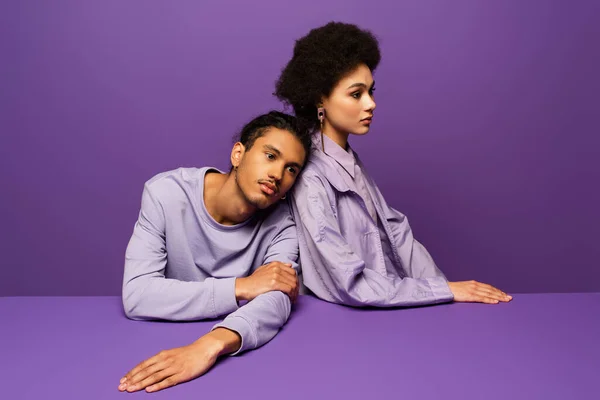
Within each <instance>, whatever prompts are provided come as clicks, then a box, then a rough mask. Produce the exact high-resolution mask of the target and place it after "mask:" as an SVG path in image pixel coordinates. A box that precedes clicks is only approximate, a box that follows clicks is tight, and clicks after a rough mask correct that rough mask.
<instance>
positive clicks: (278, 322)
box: [213, 204, 298, 354]
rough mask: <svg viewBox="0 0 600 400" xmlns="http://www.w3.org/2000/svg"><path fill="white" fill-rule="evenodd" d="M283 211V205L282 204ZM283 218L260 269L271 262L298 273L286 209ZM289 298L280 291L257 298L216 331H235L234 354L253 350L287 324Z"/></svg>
mask: <svg viewBox="0 0 600 400" xmlns="http://www.w3.org/2000/svg"><path fill="white" fill-rule="evenodd" d="M282 207H283V204H282ZM284 208H285V210H286V213H285V216H284V217H282V218H281V220H280V222H279V223H278V227H279V231H278V233H277V234H276V235H275V236H274V239H273V240H272V242H271V243H270V245H269V247H268V250H267V252H266V254H265V258H264V260H263V263H262V265H264V264H268V263H270V262H272V261H280V262H284V263H291V264H292V267H293V268H294V269H295V270H296V272H298V264H297V260H298V238H297V234H296V226H295V225H294V222H293V220H292V217H291V215H290V212H289V207H287V205H285V207H284ZM291 308H292V305H291V301H290V298H289V297H288V296H287V295H286V294H284V293H283V292H280V291H272V292H267V293H264V294H261V295H260V296H257V297H256V298H254V299H253V300H252V301H250V302H248V303H247V304H246V305H244V306H242V307H240V308H239V309H238V310H237V311H235V312H233V313H231V314H230V315H228V316H227V318H225V320H224V321H223V322H221V323H219V324H217V325H215V327H214V328H213V329H215V328H218V327H223V328H228V329H231V330H233V331H236V332H237V333H238V334H239V335H240V336H241V338H242V345H241V347H240V349H239V350H238V351H237V352H236V353H234V354H238V353H240V352H242V351H245V350H249V349H254V348H257V347H260V346H262V345H263V344H265V343H267V342H268V341H269V340H271V339H272V338H273V337H275V335H276V334H277V333H278V332H279V329H280V328H281V327H282V326H283V325H284V324H285V323H286V322H287V320H288V318H289V316H290V312H291Z"/></svg>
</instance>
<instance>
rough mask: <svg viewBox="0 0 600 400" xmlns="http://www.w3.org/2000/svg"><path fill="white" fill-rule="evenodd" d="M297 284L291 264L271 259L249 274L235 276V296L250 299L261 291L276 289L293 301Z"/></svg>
mask: <svg viewBox="0 0 600 400" xmlns="http://www.w3.org/2000/svg"><path fill="white" fill-rule="evenodd" d="M298 286H299V285H298V275H297V274H296V270H295V269H294V268H292V264H287V263H281V262H279V261H273V262H271V263H269V264H266V265H263V266H261V267H259V268H258V269H257V270H256V271H254V273H253V274H252V275H250V276H247V277H245V278H236V280H235V298H236V300H238V301H239V300H247V301H250V300H252V299H254V298H255V297H257V296H258V295H261V294H263V293H266V292H271V291H274V290H278V291H281V292H283V293H285V294H287V295H288V296H289V298H290V300H292V302H295V301H296V297H297V296H298V290H299V288H298Z"/></svg>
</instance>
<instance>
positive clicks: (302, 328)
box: [0, 293, 600, 400]
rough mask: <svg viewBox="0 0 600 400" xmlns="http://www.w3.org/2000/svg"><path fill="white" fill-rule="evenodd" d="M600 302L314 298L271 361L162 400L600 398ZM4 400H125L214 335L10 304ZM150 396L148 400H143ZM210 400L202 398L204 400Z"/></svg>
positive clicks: (246, 358)
mask: <svg viewBox="0 0 600 400" xmlns="http://www.w3.org/2000/svg"><path fill="white" fill-rule="evenodd" d="M599 315H600V293H582V294H551V295H550V294H522V295H515V299H514V300H513V302H512V303H509V304H501V305H494V306H486V305H481V304H450V305H442V306H436V307H424V308H415V309H404V310H400V309H398V310H358V309H351V308H346V307H342V306H337V305H332V304H329V303H326V302H323V301H319V300H316V299H314V298H312V297H308V296H302V297H301V299H300V302H299V304H298V305H297V306H296V308H295V310H294V312H293V314H292V317H291V319H290V321H289V323H288V324H287V325H286V326H285V328H284V329H283V330H282V331H281V332H280V334H279V335H278V336H276V337H275V339H273V340H272V341H271V342H270V343H268V344H266V345H265V346H264V347H262V348H260V349H258V350H256V351H252V352H249V353H246V354H244V355H242V356H239V357H235V358H230V357H229V358H225V359H224V361H223V362H220V363H218V364H217V365H216V367H214V368H213V369H212V370H211V371H210V372H209V373H208V374H207V375H205V376H203V377H201V378H199V379H196V380H194V381H192V382H188V383H186V384H182V385H180V386H177V387H175V388H171V389H168V390H166V391H163V392H160V393H156V394H153V395H151V396H152V398H177V399H198V398H226V399H236V398H240V399H241V398H249V399H254V398H261V399H281V398H286V399H317V398H322V399H346V400H350V399H370V398H406V399H449V400H451V399H465V398H485V399H490V400H491V399H534V398H535V399H542V398H543V399H584V398H585V399H591V398H598V397H599V395H600V391H599V389H598V386H597V379H598V374H599V373H600V346H598V338H599V337H600V318H599V317H598V316H599ZM0 320H1V321H2V329H1V330H0V354H2V357H1V358H0V360H1V361H0V366H1V370H0V376H1V377H2V378H1V379H2V382H3V384H2V385H1V388H0V397H1V398H4V399H35V400H39V399H47V398H61V399H119V398H121V399H124V398H129V396H132V395H131V394H127V393H120V392H118V391H117V386H118V381H119V379H120V378H121V376H122V375H123V374H124V373H125V372H127V370H129V369H130V368H132V367H133V366H134V365H136V364H137V363H138V362H140V361H142V360H143V359H145V358H147V357H150V356H152V355H154V354H155V353H157V352H158V351H159V350H162V349H168V348H172V347H176V346H181V345H185V344H188V343H190V342H191V341H193V340H195V339H196V338H197V337H199V336H201V335H202V334H204V333H206V332H207V331H208V330H209V329H210V327H211V326H212V323H211V322H202V323H164V322H134V321H130V320H127V319H126V318H125V317H124V316H123V314H122V311H121V306H120V299H119V298H118V297H70V298H69V297H47V298H43V297H21V298H18V297H5V298H0ZM140 396H147V394H145V393H138V394H134V395H133V397H136V398H139V397H140ZM199 396H200V397H199Z"/></svg>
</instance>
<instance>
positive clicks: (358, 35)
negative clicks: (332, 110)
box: [274, 22, 381, 130]
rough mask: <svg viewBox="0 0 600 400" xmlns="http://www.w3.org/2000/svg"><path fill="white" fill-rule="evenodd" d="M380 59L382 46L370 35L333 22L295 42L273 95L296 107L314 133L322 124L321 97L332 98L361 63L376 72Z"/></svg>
mask: <svg viewBox="0 0 600 400" xmlns="http://www.w3.org/2000/svg"><path fill="white" fill-rule="evenodd" d="M380 59H381V54H380V52H379V43H378V41H377V38H376V37H375V36H374V35H373V34H372V33H371V32H369V31H367V30H363V29H360V28H359V27H358V26H356V25H352V24H346V23H342V22H330V23H328V24H327V25H324V26H321V27H319V28H315V29H312V30H311V31H310V32H309V33H308V35H306V36H304V37H303V38H301V39H298V40H297V41H296V45H295V46H294V55H293V56H292V59H291V60H290V61H289V62H288V64H287V65H286V67H285V68H284V69H283V71H282V73H281V76H280V77H279V79H278V80H277V83H276V86H275V93H274V95H275V96H277V98H279V99H280V100H282V101H284V102H285V103H288V104H289V105H291V106H292V107H293V109H294V113H295V114H296V117H298V118H299V120H301V121H302V123H303V125H306V129H309V130H314V129H315V128H316V127H317V126H318V122H319V121H318V118H317V106H316V105H317V104H318V103H319V102H320V101H321V99H322V97H323V96H325V97H327V96H329V95H330V94H331V91H332V90H333V88H334V87H335V85H336V84H337V83H338V82H339V81H340V79H342V78H343V76H344V75H346V74H347V73H348V72H351V71H352V70H353V69H355V68H356V67H358V66H359V65H360V64H366V66H367V67H369V69H370V70H371V71H374V70H375V68H377V65H378V64H379V60H380ZM299 122H300V121H299Z"/></svg>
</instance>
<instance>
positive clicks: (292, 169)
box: [288, 167, 296, 174]
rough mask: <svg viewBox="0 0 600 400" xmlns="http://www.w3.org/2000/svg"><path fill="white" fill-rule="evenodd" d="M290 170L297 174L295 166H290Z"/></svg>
mask: <svg viewBox="0 0 600 400" xmlns="http://www.w3.org/2000/svg"><path fill="white" fill-rule="evenodd" d="M288 171H290V172H291V173H292V174H295V173H296V168H294V167H289V168H288Z"/></svg>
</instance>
